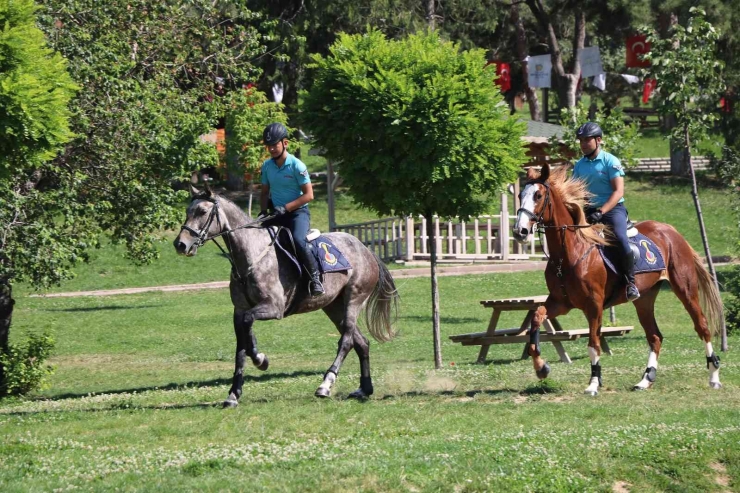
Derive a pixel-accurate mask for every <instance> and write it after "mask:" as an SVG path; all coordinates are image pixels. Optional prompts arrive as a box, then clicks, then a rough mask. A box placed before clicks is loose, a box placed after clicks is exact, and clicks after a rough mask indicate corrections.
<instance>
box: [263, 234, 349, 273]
mask: <svg viewBox="0 0 740 493" xmlns="http://www.w3.org/2000/svg"><path fill="white" fill-rule="evenodd" d="M267 230H268V232H269V233H270V237H271V238H272V239H273V241H274V243H275V248H276V249H277V251H278V252H281V253H282V254H283V255H284V256H285V257H287V259H288V260H289V261H290V262H291V263H292V264H293V265H294V266H295V267H296V269H297V270H298V274H299V275H301V273H302V272H303V271H304V269H303V267H302V266H301V263H300V262H299V261H298V257H297V255H296V245H295V241H294V239H293V235H292V234H291V232H290V230H289V229H287V228H283V227H278V226H269V227H268V228H267ZM306 240H307V242H308V246H309V249H310V251H311V253H312V254H313V256H314V257H315V258H316V263H317V265H318V266H319V272H320V273H321V274H322V275H323V274H327V273H329V272H341V271H346V270H349V269H351V268H352V266H351V265H350V263H349V260H347V258H346V257H345V256H344V255H343V254H342V252H341V251H340V250H339V248H337V247H336V245H334V243H332V241H331V240H330V239H329V238H327V237H326V236H323V235H321V232H320V231H319V230H318V229H311V230H309V231H308V234H307V235H306Z"/></svg>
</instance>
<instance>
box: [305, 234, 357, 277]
mask: <svg viewBox="0 0 740 493" xmlns="http://www.w3.org/2000/svg"><path fill="white" fill-rule="evenodd" d="M311 251H312V252H313V254H314V256H315V257H316V260H317V262H318V264H319V270H320V271H321V272H322V273H324V274H325V273H327V272H340V271H343V270H349V269H351V268H352V266H351V265H350V263H349V260H347V259H346V258H345V256H344V255H342V252H340V251H339V249H338V248H337V247H336V246H335V245H334V243H332V242H331V240H330V239H329V238H327V237H326V236H324V235H321V236H319V237H318V238H316V239H315V240H313V241H312V242H311Z"/></svg>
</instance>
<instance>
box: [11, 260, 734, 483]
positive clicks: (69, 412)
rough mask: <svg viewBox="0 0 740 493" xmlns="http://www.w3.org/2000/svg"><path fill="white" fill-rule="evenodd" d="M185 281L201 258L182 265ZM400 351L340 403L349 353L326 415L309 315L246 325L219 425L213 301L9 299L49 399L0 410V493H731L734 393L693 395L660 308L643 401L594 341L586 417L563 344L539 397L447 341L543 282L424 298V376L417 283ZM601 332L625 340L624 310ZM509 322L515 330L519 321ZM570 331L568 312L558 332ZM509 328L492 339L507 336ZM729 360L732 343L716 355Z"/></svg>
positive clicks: (496, 350)
mask: <svg viewBox="0 0 740 493" xmlns="http://www.w3.org/2000/svg"><path fill="white" fill-rule="evenodd" d="M189 260H190V261H191V262H192V264H193V265H194V266H195V264H197V263H199V262H200V261H201V260H202V259H199V258H197V257H196V258H194V259H189ZM398 289H399V292H400V294H401V297H402V306H401V313H400V319H399V322H398V328H399V330H400V333H399V335H398V337H397V338H396V339H395V340H394V341H392V342H390V343H387V344H383V345H380V344H377V343H374V344H372V345H371V366H372V369H373V377H374V383H375V389H376V393H375V395H374V396H373V397H372V398H371V399H370V400H369V401H367V402H355V401H350V400H347V399H346V396H347V395H348V393H349V392H351V391H353V390H354V389H355V388H356V387H357V385H358V380H359V375H358V372H359V365H358V363H357V359H356V357H355V356H354V354H351V355H350V356H349V357H348V359H347V361H346V363H345V366H344V367H343V369H342V371H341V372H340V377H339V380H338V382H337V384H336V386H335V392H334V397H333V398H332V399H330V400H317V399H316V398H314V397H313V391H314V390H315V388H316V387H317V386H318V385H319V383H320V382H321V379H322V375H323V372H324V371H325V370H326V368H327V367H328V366H329V365H330V364H331V361H332V360H333V358H334V353H335V350H336V343H337V334H336V331H335V330H334V328H333V326H331V324H330V323H329V321H328V319H327V318H326V317H325V316H324V315H323V314H321V313H313V314H307V315H301V316H297V317H291V318H288V319H285V320H281V321H270V322H260V323H258V324H257V325H256V334H257V337H258V341H259V347H260V350H262V351H264V352H265V353H267V354H268V356H269V357H270V362H271V366H270V369H269V371H268V372H266V373H259V372H258V371H257V370H255V369H253V368H251V367H250V368H249V369H248V370H247V377H246V382H245V385H244V392H245V393H244V396H243V398H242V400H241V405H240V406H239V407H238V408H237V409H235V410H226V411H225V410H222V409H220V406H219V404H220V401H221V400H222V399H223V398H224V397H225V396H226V393H227V390H228V386H229V384H230V375H231V373H232V371H233V361H232V354H233V347H234V341H233V333H232V328H231V322H230V320H231V309H230V302H229V297H228V292H227V291H226V290H216V291H201V292H187V293H161V294H146V295H129V296H120V297H105V298H46V299H45V298H29V297H26V296H22V297H20V298H19V300H18V304H17V307H16V312H15V316H14V326H13V331H12V338H13V339H14V340H18V339H20V338H22V337H23V336H24V335H25V334H26V333H28V332H29V331H37V330H42V329H52V330H53V331H54V332H55V334H56V338H57V341H58V343H57V349H56V351H55V355H54V357H53V359H52V363H53V364H54V365H55V366H56V368H57V370H56V374H55V375H54V376H53V377H52V379H51V388H49V389H48V390H45V391H43V392H42V393H40V394H38V395H36V396H34V397H33V398H31V399H28V400H5V401H2V402H0V433H1V434H2V436H3V440H2V443H1V444H0V491H3V492H13V491H24V492H25V491H52V490H54V491H63V490H74V489H81V490H97V491H101V490H124V491H131V490H140V491H160V490H166V491H175V490H177V491H195V490H198V491H201V490H203V491H223V490H232V491H245V490H250V491H612V489H613V488H623V489H621V490H618V491H640V492H642V491H676V492H679V491H680V492H684V491H702V492H704V491H738V490H740V448H738V446H737V445H738V441H739V440H740V390H738V387H739V385H740V377H739V376H738V368H739V367H738V365H737V362H736V358H734V357H733V354H734V353H732V352H730V353H728V354H727V355H723V362H722V364H723V367H722V380H723V383H724V384H725V387H724V388H723V389H722V390H720V391H711V390H710V389H709V388H708V386H707V371H706V368H705V363H704V354H703V345H702V344H701V343H700V341H699V340H698V339H697V337H696V335H695V334H694V332H693V330H692V328H691V324H690V320H689V318H688V316H687V315H686V314H685V312H684V311H683V309H682V308H681V306H680V304H679V303H678V301H677V300H676V298H675V297H674V296H673V295H672V294H671V293H669V292H667V291H666V292H665V293H663V294H661V296H660V297H659V304H658V314H657V319H658V322H659V323H660V325H661V329H662V331H663V333H664V335H665V341H664V352H663V354H662V357H661V361H660V368H659V372H658V382H657V383H656V386H655V387H654V388H653V389H652V390H650V391H648V392H644V393H635V392H632V391H631V390H630V388H631V386H632V385H633V384H635V383H636V382H637V381H638V380H639V379H640V376H641V373H642V371H643V370H644V367H645V362H646V356H647V351H646V345H645V339H644V336H643V335H642V334H641V330H640V329H639V328H636V329H635V331H634V332H633V333H631V334H629V335H627V336H625V337H621V338H612V339H611V341H610V345H611V347H612V349H613V351H614V356H612V357H608V356H606V357H604V358H603V360H602V364H603V366H604V381H605V382H604V383H605V387H604V388H603V390H602V392H601V394H600V395H599V396H598V397H596V398H591V397H587V396H585V395H583V394H582V391H583V389H584V388H585V386H586V384H587V381H588V375H589V363H588V356H587V351H586V342H585V341H577V342H573V343H565V346H566V349H567V350H568V352H569V353H570V355H571V357H572V358H573V361H574V362H573V364H572V365H565V364H562V363H560V362H558V361H557V356H556V353H555V351H554V349H553V348H552V347H551V346H549V345H547V344H544V345H543V347H544V354H545V356H546V357H547V358H548V359H549V360H550V362H551V364H552V368H553V373H552V378H551V379H549V381H547V384H546V385H544V386H543V385H541V384H540V383H539V382H538V381H537V379H536V378H535V376H534V374H533V371H532V368H531V363H530V362H529V361H520V360H519V359H518V356H519V355H520V354H521V347H520V346H519V345H512V346H494V347H492V348H491V350H490V352H489V361H488V364H486V365H475V364H473V362H474V361H475V358H476V356H477V348H473V347H462V346H458V345H453V344H452V343H450V342H448V336H449V335H451V334H458V333H466V332H474V331H480V330H483V329H484V328H485V326H486V324H487V320H488V317H489V313H488V312H487V311H486V310H484V309H483V308H481V307H480V306H479V304H478V300H480V299H488V298H494V297H509V296H526V295H533V294H541V293H543V292H544V291H545V288H544V283H543V279H542V274H541V273H536V272H531V273H521V274H500V275H485V276H482V275H474V276H465V277H446V278H441V279H440V290H441V310H442V312H441V313H442V340H443V347H442V350H443V357H444V368H443V369H441V370H439V371H435V370H433V364H432V345H431V322H430V319H431V317H430V295H429V280H428V279H405V280H401V281H399V283H398ZM617 314H618V323H619V324H620V325H621V324H630V325H632V324H634V325H637V321H636V317H635V313H634V309H632V308H631V307H620V308H618V309H617ZM520 315H521V314H520ZM560 320H561V322H562V323H563V325H564V326H565V327H582V326H583V324H584V322H583V318H582V316H581V315H580V314H579V313H573V314H569V315H568V316H567V317H563V318H561V319H560ZM519 322H520V320H519V319H518V317H514V316H510V317H507V318H506V319H505V320H502V323H503V324H505V325H506V326H509V325H511V326H513V325H518V324H519ZM730 344H731V346H733V347H734V346H735V345H736V344H737V339H736V338H731V340H730Z"/></svg>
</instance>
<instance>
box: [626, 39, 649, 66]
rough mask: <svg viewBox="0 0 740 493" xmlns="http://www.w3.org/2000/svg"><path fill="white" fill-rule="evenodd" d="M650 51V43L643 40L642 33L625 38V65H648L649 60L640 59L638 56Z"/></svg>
mask: <svg viewBox="0 0 740 493" xmlns="http://www.w3.org/2000/svg"><path fill="white" fill-rule="evenodd" d="M648 52H650V43H648V42H647V41H646V40H645V36H644V35H642V34H635V35H634V36H630V37H629V38H627V66H628V67H649V66H650V61H649V60H641V59H640V57H641V56H642V55H644V54H645V53H648Z"/></svg>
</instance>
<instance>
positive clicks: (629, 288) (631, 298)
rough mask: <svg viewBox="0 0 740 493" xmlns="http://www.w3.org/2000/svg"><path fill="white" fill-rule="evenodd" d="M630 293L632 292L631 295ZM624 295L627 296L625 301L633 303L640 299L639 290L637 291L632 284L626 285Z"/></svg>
mask: <svg viewBox="0 0 740 493" xmlns="http://www.w3.org/2000/svg"><path fill="white" fill-rule="evenodd" d="M630 291H632V294H631V295H630ZM625 295H626V296H627V301H635V300H636V299H638V298H639V297H640V290H638V289H637V286H635V285H634V284H633V283H627V288H626V290H625Z"/></svg>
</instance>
